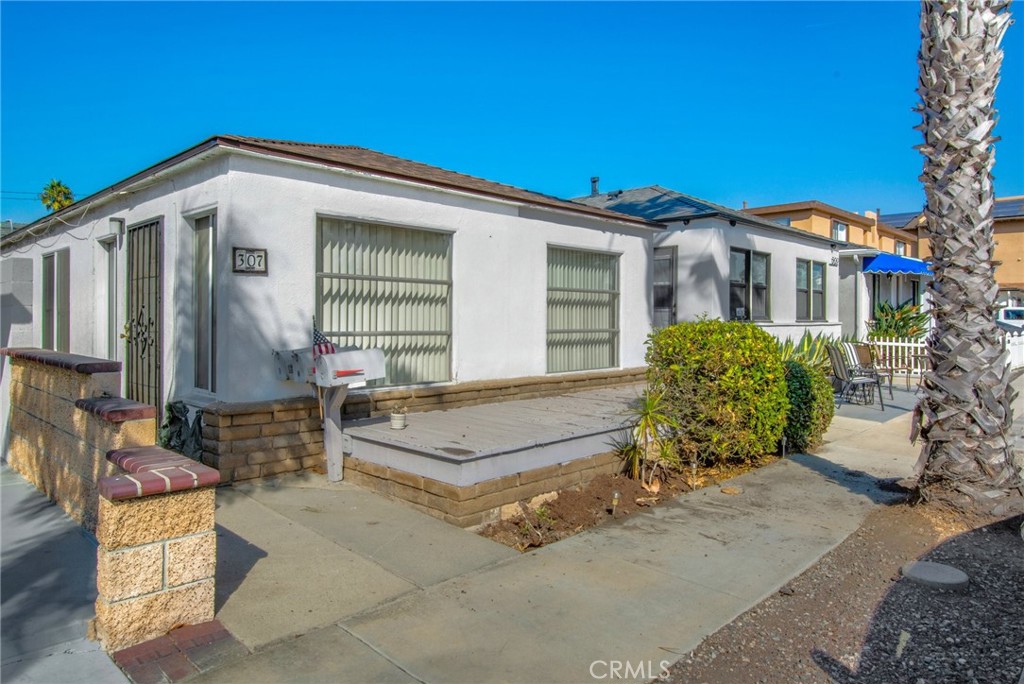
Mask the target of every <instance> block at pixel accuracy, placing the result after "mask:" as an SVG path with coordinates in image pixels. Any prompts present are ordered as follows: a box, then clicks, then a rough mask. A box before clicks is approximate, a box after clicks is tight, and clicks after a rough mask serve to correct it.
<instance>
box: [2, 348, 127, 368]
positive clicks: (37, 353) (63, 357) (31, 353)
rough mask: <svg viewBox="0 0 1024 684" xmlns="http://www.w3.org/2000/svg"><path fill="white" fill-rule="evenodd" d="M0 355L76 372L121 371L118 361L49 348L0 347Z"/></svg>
mask: <svg viewBox="0 0 1024 684" xmlns="http://www.w3.org/2000/svg"><path fill="white" fill-rule="evenodd" d="M0 356H9V357H11V358H12V359H24V360H25V361H34V362H35V363H40V364H42V365H44V366H53V367H55V368H63V369H65V370H70V371H75V372H76V373H90V374H91V373H119V372H121V362H120V361H110V360H109V359H97V358H94V357H92V356H82V355H81V354H68V353H66V352H58V351H52V350H50V349H36V348H34V347H4V348H2V349H0Z"/></svg>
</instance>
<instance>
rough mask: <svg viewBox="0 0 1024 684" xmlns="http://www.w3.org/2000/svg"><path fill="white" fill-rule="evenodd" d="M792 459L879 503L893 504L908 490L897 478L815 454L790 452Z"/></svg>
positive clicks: (904, 495) (902, 497)
mask: <svg viewBox="0 0 1024 684" xmlns="http://www.w3.org/2000/svg"><path fill="white" fill-rule="evenodd" d="M788 458H789V459H790V460H791V461H794V462H796V463H799V464H800V465H802V466H804V467H805V468H808V469H810V470H813V471H814V472H816V473H819V474H820V475H823V476H824V477H825V478H827V479H828V480H829V481H830V482H834V483H836V484H838V485H842V486H843V487H845V488H846V489H847V490H848V491H850V492H852V493H854V494H859V495H861V496H864V497H866V498H868V499H870V500H871V501H873V502H874V503H877V504H891V503H895V502H896V501H901V500H903V499H904V498H906V495H907V491H906V490H904V489H902V488H901V487H900V486H899V485H897V484H896V478H878V477H875V476H874V475H871V474H870V473H866V472H864V471H863V470H854V469H852V468H846V467H844V466H841V465H839V464H837V463H834V462H833V461H830V460H828V459H826V458H822V457H821V456H815V455H814V454H790V455H789V456H788Z"/></svg>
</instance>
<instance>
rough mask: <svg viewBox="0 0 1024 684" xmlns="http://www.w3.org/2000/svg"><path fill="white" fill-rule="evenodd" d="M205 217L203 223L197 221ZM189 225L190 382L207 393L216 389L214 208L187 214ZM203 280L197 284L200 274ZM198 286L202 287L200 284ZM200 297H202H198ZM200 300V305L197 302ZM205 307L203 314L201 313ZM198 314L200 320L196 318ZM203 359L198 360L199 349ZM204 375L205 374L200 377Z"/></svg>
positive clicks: (215, 230)
mask: <svg viewBox="0 0 1024 684" xmlns="http://www.w3.org/2000/svg"><path fill="white" fill-rule="evenodd" d="M204 220H208V224H207V225H206V226H205V227H200V224H201V222H203V221H204ZM189 223H190V224H191V226H192V326H193V330H192V349H193V354H192V358H193V372H192V386H193V387H194V388H195V389H197V390H201V391H204V392H209V393H210V394H216V392H217V232H218V231H217V212H216V211H215V210H214V211H206V212H203V213H200V214H193V215H191V216H190V217H189ZM201 232H206V234H207V236H208V237H207V238H206V240H205V242H206V244H205V246H203V247H204V248H205V251H206V253H205V256H206V258H205V260H204V261H203V263H202V264H200V259H199V257H200V247H201V245H200V240H201V239H202V238H201ZM204 271H205V280H203V281H202V284H201V285H200V275H201V273H202V272H204ZM201 287H202V291H200V288H201ZM201 297H202V300H204V301H202V302H201V300H200V298H201ZM200 304H202V306H200ZM204 311H205V317H203V316H201V313H202V312H204ZM200 318H202V320H200ZM201 350H203V351H204V353H203V354H202V356H203V357H205V363H202V364H201V363H200V352H201ZM204 376H205V377H204Z"/></svg>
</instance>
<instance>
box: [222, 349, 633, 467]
mask: <svg viewBox="0 0 1024 684" xmlns="http://www.w3.org/2000/svg"><path fill="white" fill-rule="evenodd" d="M645 372H646V369H644V368H629V369H625V370H610V371H591V372H586V373H566V374H563V375H544V376H539V377H527V378H512V379H508V380H481V381H477V382H463V383H457V384H451V385H438V386H431V387H413V388H404V389H381V390H370V391H368V392H365V393H359V394H351V395H349V396H348V398H346V399H345V403H344V404H342V412H343V416H342V417H343V418H345V419H349V418H351V419H353V420H354V419H358V418H369V417H371V416H380V415H386V414H388V413H390V412H391V409H393V408H395V407H396V406H405V407H407V408H408V409H409V411H410V412H417V411H431V410H442V409H450V408H458V407H460V406H475V405H478V404H490V403H497V402H502V401H514V400H516V399H534V398H537V397H547V396H552V395H558V394H566V393H568V392H579V391H582V390H588V389H596V388H599V387H613V386H617V385H627V384H633V383H636V382H642V381H643V380H644V379H645ZM323 443H324V436H323V428H322V427H321V420H320V409H319V406H318V403H317V400H316V398H315V397H296V398H293V399H283V400H278V401H257V402H246V403H226V402H217V403H214V404H210V405H208V406H206V407H204V408H203V463H205V464H206V465H208V466H210V467H211V468H216V469H217V470H219V471H220V475H221V482H232V481H235V480H247V479H251V478H257V477H267V476H271V475H277V474H280V473H286V472H294V471H298V470H306V469H310V468H318V467H320V468H322V467H323V466H324V444H323ZM346 463H347V461H346ZM346 467H347V466H346Z"/></svg>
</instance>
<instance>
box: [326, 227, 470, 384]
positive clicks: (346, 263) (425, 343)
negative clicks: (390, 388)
mask: <svg viewBox="0 0 1024 684" xmlns="http://www.w3.org/2000/svg"><path fill="white" fill-rule="evenodd" d="M451 253H452V238H451V235H450V234H448V233H440V232H435V231H429V230H417V229H413V228H402V227H395V226H387V225H377V224H371V223H365V222H361V221H350V220H346V219H335V218H328V217H319V218H318V219H317V257H316V259H317V262H316V271H317V272H316V287H317V310H318V313H319V320H318V323H319V326H320V329H321V330H323V332H324V334H325V335H326V336H327V337H328V338H330V340H331V341H332V342H334V343H335V344H337V345H339V346H342V347H344V346H349V345H355V346H358V347H361V348H363V349H369V348H374V347H377V348H380V349H382V350H383V351H384V362H385V367H386V374H387V375H386V378H385V379H384V380H382V381H381V380H378V381H374V382H373V383H371V384H374V385H409V384H416V383H424V382H444V381H447V380H450V379H451V338H452V334H451V328H452V326H451V297H452V295H451V290H452V276H451V273H452V268H451Z"/></svg>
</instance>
